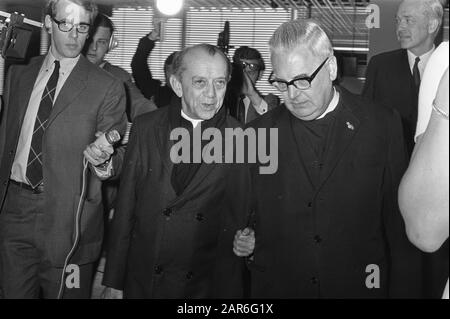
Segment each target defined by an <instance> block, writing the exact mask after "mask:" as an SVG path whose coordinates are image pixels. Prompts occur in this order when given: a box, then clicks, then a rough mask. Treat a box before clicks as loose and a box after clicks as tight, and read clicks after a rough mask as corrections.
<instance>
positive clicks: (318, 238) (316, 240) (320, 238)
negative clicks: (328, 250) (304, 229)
mask: <svg viewBox="0 0 450 319" xmlns="http://www.w3.org/2000/svg"><path fill="white" fill-rule="evenodd" d="M314 241H315V242H316V244H320V243H321V242H322V241H323V239H322V237H320V236H319V235H316V236H314Z"/></svg>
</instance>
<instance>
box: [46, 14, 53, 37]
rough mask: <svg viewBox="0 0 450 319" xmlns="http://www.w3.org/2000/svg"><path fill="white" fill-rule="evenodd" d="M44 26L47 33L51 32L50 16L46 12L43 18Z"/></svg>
mask: <svg viewBox="0 0 450 319" xmlns="http://www.w3.org/2000/svg"><path fill="white" fill-rule="evenodd" d="M44 26H45V29H46V30H47V32H48V33H49V34H52V18H51V17H50V16H49V15H48V14H47V15H46V16H45V18H44Z"/></svg>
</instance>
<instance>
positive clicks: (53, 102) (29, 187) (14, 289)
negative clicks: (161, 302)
mask: <svg viewBox="0 0 450 319" xmlns="http://www.w3.org/2000/svg"><path fill="white" fill-rule="evenodd" d="M96 14H97V6H96V5H94V4H93V3H92V2H90V1H86V0H49V1H47V5H46V8H45V20H44V24H45V28H46V29H47V31H48V33H50V35H51V45H50V49H49V52H48V53H47V54H46V55H45V56H42V57H37V58H34V59H32V60H31V61H30V63H29V64H28V65H24V66H13V67H11V69H10V71H9V74H8V78H7V81H6V86H5V89H6V90H5V109H4V114H3V118H2V122H1V123H0V181H1V183H0V290H2V292H0V294H2V295H3V297H5V298H40V297H43V298H56V297H57V296H58V295H59V296H62V297H64V298H88V297H89V295H90V289H91V281H92V274H93V270H94V267H93V265H94V262H95V261H96V260H97V259H98V257H99V253H100V249H101V245H102V240H103V214H102V209H101V203H102V196H101V187H100V186H101V180H100V179H99V178H98V177H97V173H99V168H96V167H94V166H98V165H101V164H103V163H105V162H107V161H108V160H110V159H111V161H110V162H109V163H112V164H111V165H113V166H114V167H120V163H119V161H120V159H119V158H118V156H116V155H114V156H112V157H111V155H112V154H113V152H114V149H113V148H112V147H105V148H104V149H99V148H98V147H97V146H96V145H95V144H94V143H93V142H94V141H95V139H96V137H95V135H96V133H98V132H107V131H109V130H111V129H116V130H118V131H119V132H120V133H121V134H123V132H124V131H125V127H126V115H125V92H124V88H123V84H122V83H121V82H120V81H119V80H116V79H115V78H114V77H112V76H110V75H108V74H107V73H106V72H104V71H102V70H101V69H99V68H98V67H96V66H94V65H93V64H92V63H90V62H89V61H88V60H87V59H86V58H84V57H83V56H81V55H80V52H81V50H82V48H83V46H84V44H85V41H86V39H87V38H88V37H89V31H90V29H91V25H92V23H93V21H94V18H95V16H96ZM84 158H86V159H87V161H88V162H89V164H90V165H89V168H90V169H88V170H87V172H86V183H87V185H86V186H87V188H86V192H85V193H84V195H85V198H84V199H85V200H84V202H83V203H84V205H82V206H80V207H82V210H81V223H80V235H81V237H80V241H79V242H78V245H77V249H76V251H75V254H74V255H73V256H72V258H71V259H70V262H69V263H70V265H71V267H69V268H68V269H72V271H73V272H72V273H70V274H68V275H72V276H75V277H72V279H73V280H75V281H72V283H75V284H74V285H72V286H71V285H66V283H67V281H66V280H63V282H62V285H61V277H62V274H63V265H64V263H65V260H66V258H67V256H68V255H69V252H70V251H71V249H72V247H73V244H74V241H75V236H76V235H75V233H76V231H75V228H76V227H75V226H76V225H75V220H76V217H75V216H76V215H77V211H78V209H77V208H78V206H79V205H80V203H81V202H80V196H81V193H82V188H83V187H82V186H83V185H82V183H83V182H82V181H83V178H82V176H83V168H84V165H83V160H84ZM108 167H109V166H108ZM109 173H111V171H107V172H105V174H104V175H103V177H105V176H106V175H108V174H109ZM60 287H63V288H64V289H63V290H61V292H63V293H62V294H59V292H60Z"/></svg>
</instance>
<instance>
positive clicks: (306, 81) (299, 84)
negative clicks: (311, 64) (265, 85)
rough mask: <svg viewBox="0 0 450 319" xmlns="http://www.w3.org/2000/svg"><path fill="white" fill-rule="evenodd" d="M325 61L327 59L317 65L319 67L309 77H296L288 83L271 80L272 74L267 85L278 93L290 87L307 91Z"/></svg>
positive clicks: (275, 79)
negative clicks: (271, 86)
mask: <svg viewBox="0 0 450 319" xmlns="http://www.w3.org/2000/svg"><path fill="white" fill-rule="evenodd" d="M327 61H328V58H326V59H325V61H323V62H322V64H321V65H319V67H318V68H317V69H316V70H315V71H314V73H313V74H311V76H296V77H294V78H293V79H292V80H290V81H284V80H281V79H277V78H273V77H274V75H273V72H272V74H271V75H270V77H269V83H270V84H272V85H273V86H274V87H276V88H277V89H278V90H279V91H280V92H286V91H287V90H288V89H289V87H290V86H291V85H293V86H295V87H296V88H297V89H299V90H307V89H309V88H310V87H311V82H312V81H313V80H314V78H315V77H316V76H317V74H319V72H320V70H321V69H322V67H323V66H324V65H325V63H326V62H327Z"/></svg>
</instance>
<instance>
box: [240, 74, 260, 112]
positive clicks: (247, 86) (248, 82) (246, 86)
mask: <svg viewBox="0 0 450 319" xmlns="http://www.w3.org/2000/svg"><path fill="white" fill-rule="evenodd" d="M242 73H243V77H244V82H243V83H242V94H244V95H245V96H247V97H248V98H249V99H250V101H251V102H252V105H254V106H256V107H259V106H260V105H261V102H262V100H263V98H262V97H261V95H259V92H258V90H257V89H256V88H255V84H254V83H253V81H252V79H251V77H250V75H248V73H247V71H245V70H243V72H242Z"/></svg>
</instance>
